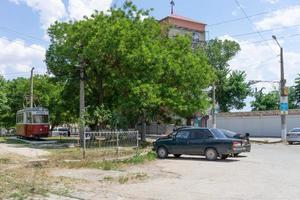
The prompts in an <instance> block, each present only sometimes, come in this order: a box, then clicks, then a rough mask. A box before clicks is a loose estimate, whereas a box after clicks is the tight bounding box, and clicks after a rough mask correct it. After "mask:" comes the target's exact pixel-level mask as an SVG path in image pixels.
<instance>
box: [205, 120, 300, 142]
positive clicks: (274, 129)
mask: <svg viewBox="0 0 300 200" xmlns="http://www.w3.org/2000/svg"><path fill="white" fill-rule="evenodd" d="M207 125H208V127H212V121H211V117H210V119H209V120H208V124H207ZM287 126H288V130H290V129H292V128H295V127H300V115H288V116H287ZM217 128H223V129H228V130H232V131H234V132H238V133H250V136H258V137H280V136H281V120H280V116H247V117H225V116H217Z"/></svg>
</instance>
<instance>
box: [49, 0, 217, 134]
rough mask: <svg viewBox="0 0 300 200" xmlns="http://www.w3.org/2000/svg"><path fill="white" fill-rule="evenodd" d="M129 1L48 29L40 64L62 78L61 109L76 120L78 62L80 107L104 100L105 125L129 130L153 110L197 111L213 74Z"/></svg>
mask: <svg viewBox="0 0 300 200" xmlns="http://www.w3.org/2000/svg"><path fill="white" fill-rule="evenodd" d="M148 13H149V11H145V10H138V9H137V8H136V7H135V6H134V5H133V4H132V3H131V2H130V1H126V3H125V4H124V7H123V8H113V9H111V10H110V14H109V15H106V14H104V13H103V12H95V13H94V14H93V15H92V16H90V17H86V18H85V19H84V20H81V21H71V22H68V23H66V22H59V23H58V22H57V23H56V24H54V25H52V26H51V27H50V28H49V30H48V33H49V36H50V38H51V44H50V47H49V49H48V50H47V53H46V63H47V66H48V68H49V69H50V71H51V73H53V75H54V76H55V77H56V78H57V79H58V80H61V81H62V80H68V81H67V82H66V83H65V87H64V91H62V96H65V97H66V98H65V99H66V100H67V101H68V102H69V104H68V107H67V108H66V109H67V110H68V112H69V113H70V114H71V115H72V116H75V117H78V109H77V107H78V101H79V96H78V93H77V92H74V91H78V85H79V84H78V82H79V74H78V67H79V66H81V67H84V70H85V75H86V79H85V80H86V92H85V97H86V105H89V106H91V107H92V108H96V107H98V106H101V105H105V108H106V109H108V110H110V111H111V115H112V116H111V121H112V124H113V126H118V127H120V126H122V127H120V128H126V127H133V126H134V125H135V124H136V123H137V122H138V121H139V120H142V119H143V120H145V119H144V118H145V117H144V116H142V115H143V113H146V118H147V119H151V118H153V117H154V116H157V115H159V113H160V112H159V111H160V110H161V108H164V109H165V110H168V111H169V112H170V113H175V114H178V115H180V116H182V117H186V116H191V115H193V114H194V113H195V112H196V111H201V110H205V109H206V108H207V107H208V105H209V99H208V97H207V95H206V94H205V93H204V92H203V90H204V89H205V88H207V87H208V86H209V85H210V84H211V83H212V81H213V78H214V73H213V70H212V69H211V67H210V65H209V64H208V60H207V58H206V56H205V54H204V53H203V51H202V50H201V49H195V50H193V49H192V48H191V46H192V43H191V40H190V38H189V37H188V36H178V37H175V38H172V39H171V38H168V37H165V36H164V35H163V34H162V29H161V26H160V24H159V23H158V22H157V20H155V19H154V18H152V17H146V18H145V19H144V20H141V19H142V17H143V16H148Z"/></svg>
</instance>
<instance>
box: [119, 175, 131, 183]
mask: <svg viewBox="0 0 300 200" xmlns="http://www.w3.org/2000/svg"><path fill="white" fill-rule="evenodd" d="M128 180H129V177H128V176H121V177H119V180H118V181H119V183H120V184H124V183H127V182H128Z"/></svg>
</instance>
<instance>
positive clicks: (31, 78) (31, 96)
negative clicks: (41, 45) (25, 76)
mask: <svg viewBox="0 0 300 200" xmlns="http://www.w3.org/2000/svg"><path fill="white" fill-rule="evenodd" d="M33 70H34V67H33V68H32V69H31V74H30V108H33Z"/></svg>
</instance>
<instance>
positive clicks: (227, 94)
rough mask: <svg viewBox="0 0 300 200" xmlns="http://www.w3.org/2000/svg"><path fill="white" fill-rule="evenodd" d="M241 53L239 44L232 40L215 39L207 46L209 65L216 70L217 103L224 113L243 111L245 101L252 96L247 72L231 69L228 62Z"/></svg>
mask: <svg viewBox="0 0 300 200" xmlns="http://www.w3.org/2000/svg"><path fill="white" fill-rule="evenodd" d="M239 51H240V46H239V44H238V43H236V42H235V41H230V40H224V41H222V40H218V39H213V40H210V41H209V42H208V43H207V46H206V54H207V56H208V58H209V63H210V64H211V65H212V66H213V67H214V68H215V70H216V76H217V79H216V81H215V85H216V101H217V103H218V104H219V106H220V110H221V111H222V112H228V111H230V110H231V109H234V108H235V109H242V108H243V107H244V106H245V103H244V100H245V99H246V97H247V96H248V95H249V94H250V88H249V86H248V84H247V83H246V82H245V80H246V74H245V72H243V71H231V70H230V69H229V64H228V62H229V61H230V60H231V59H232V58H233V57H234V56H235V55H236V54H237V53H238V52H239Z"/></svg>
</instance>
